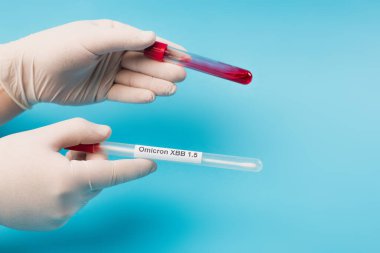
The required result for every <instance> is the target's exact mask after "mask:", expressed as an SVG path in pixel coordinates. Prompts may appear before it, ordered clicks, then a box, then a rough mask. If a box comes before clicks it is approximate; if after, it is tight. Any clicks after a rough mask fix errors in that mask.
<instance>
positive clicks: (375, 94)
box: [0, 0, 380, 253]
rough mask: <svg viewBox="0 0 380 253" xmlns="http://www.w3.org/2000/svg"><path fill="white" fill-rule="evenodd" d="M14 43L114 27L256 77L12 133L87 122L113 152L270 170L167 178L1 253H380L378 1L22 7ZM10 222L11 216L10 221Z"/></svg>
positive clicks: (207, 81) (76, 111)
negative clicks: (99, 23) (163, 151)
mask: <svg viewBox="0 0 380 253" xmlns="http://www.w3.org/2000/svg"><path fill="white" fill-rule="evenodd" d="M0 5H1V7H0V27H1V29H0V34H1V36H0V42H1V43H4V42H7V41H11V40H15V39H17V38H20V37H23V36H26V35H27V34H30V33H33V32H36V31H39V30H42V29H46V28H49V27H52V26H56V25H60V24H63V23H66V22H70V21H74V20H79V19H97V18H110V19H116V20H119V21H123V22H126V23H129V24H131V25H134V26H136V27H140V28H142V29H147V30H154V31H156V32H157V33H158V34H159V35H160V36H162V37H165V38H168V39H170V40H172V41H175V42H177V43H179V44H182V45H184V46H186V47H187V49H188V50H189V51H191V52H196V53H199V54H201V55H205V56H209V57H211V58H215V59H220V60H223V61H225V62H228V63H231V64H236V65H239V66H242V67H246V68H248V69H251V70H252V71H253V74H254V82H253V84H252V85H250V86H248V87H244V86H239V85H235V84H233V83H230V82H228V81H224V80H221V79H218V78H214V77H211V76H207V75H204V74H201V73H198V72H194V71H188V78H187V79H186V80H185V81H184V82H183V83H181V84H179V89H178V92H177V94H176V95H175V96H173V97H169V98H158V99H157V101H156V102H155V103H153V104H150V105H130V104H118V103H111V102H104V103H101V104H96V105H91V106H84V107H62V106H56V105H48V104H42V105H37V106H35V108H34V109H33V110H31V111H28V112H26V113H24V114H22V115H21V116H19V117H18V118H16V119H15V120H13V121H11V122H10V123H8V124H7V125H5V126H2V127H1V128H0V131H1V135H2V136H3V135H6V134H11V133H15V132H19V131H23V130H27V129H32V128H36V127H40V126H43V125H47V124H50V123H53V122H57V121H61V120H64V119H68V118H72V117H83V118H86V119H88V120H91V121H94V122H97V123H103V124H108V125H110V126H111V127H112V128H113V135H112V137H111V140H112V141H118V142H129V143H140V144H146V145H155V146H168V147H177V148H182V149H194V150H201V151H205V152H213V153H224V154H231V155H242V156H253V157H258V158H261V159H262V160H263V162H264V170H263V171H262V172H261V173H258V174H254V173H253V174H250V173H244V172H234V171H228V170H218V169H212V168H201V167H195V166H189V165H178V164H171V163H164V162H162V163H159V169H158V171H157V172H156V173H154V174H153V175H151V176H149V177H146V178H144V179H142V180H138V181H135V182H131V183H127V184H124V185H120V186H117V187H114V188H112V189H108V190H106V191H104V192H103V193H102V194H101V195H100V196H99V197H97V198H96V199H95V200H93V201H92V202H91V203H90V204H89V205H88V206H87V207H86V208H84V209H83V210H81V211H80V212H79V213H78V214H77V215H76V216H75V217H74V218H73V219H72V220H71V221H70V222H69V223H68V224H67V225H66V226H65V227H63V228H62V229H60V230H57V231H54V232H49V233H39V232H20V231H15V230H11V229H6V228H0V234H1V235H0V252H13V253H17V252H182V253H186V252H220V253H224V252H309V253H314V252H345V253H349V252H380V240H379V234H380V217H379V213H380V184H379V178H380V166H379V162H378V161H379V143H380V99H379V97H380V96H379V95H380V75H379V71H380V63H379V59H380V33H379V24H380V2H379V1H365V0H364V1H363V0H361V1H349V0H347V1H301V0H300V1H279V0H271V1H237V0H236V1H111V0H109V1H88V0H87V1H85V0H81V1H7V2H4V1H3V2H2V3H1V4H0ZM0 208H1V207H0Z"/></svg>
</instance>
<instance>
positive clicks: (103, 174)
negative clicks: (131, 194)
mask: <svg viewBox="0 0 380 253" xmlns="http://www.w3.org/2000/svg"><path fill="white" fill-rule="evenodd" d="M109 135H110V128H109V127H107V126H103V125H95V124H92V123H90V122H88V121H85V120H83V119H72V120H68V121H63V122H61V123H57V124H54V125H50V126H47V127H43V128H39V129H35V130H32V131H28V132H22V133H18V134H14V135H10V136H7V137H4V138H1V139H0V224H2V225H5V226H8V227H12V228H16V229H23V230H51V229H55V228H58V227H60V226H62V225H63V224H65V223H66V222H67V221H68V220H69V218H70V217H71V216H72V215H73V214H75V213H76V212H77V211H78V210H79V209H81V208H82V207H83V206H84V205H86V203H87V202H88V201H89V200H91V199H92V198H93V197H95V196H96V195H97V194H98V193H99V192H100V191H101V190H102V189H104V188H106V187H110V186H113V185H116V184H120V183H123V182H127V181H129V180H132V179H136V178H139V177H142V176H145V175H147V174H149V173H151V172H153V171H155V169H156V164H155V163H154V162H152V161H150V160H146V159H129V160H116V161H107V160H104V159H105V158H106V157H105V156H104V154H87V155H86V154H85V153H81V152H69V153H68V154H67V156H66V157H65V156H63V155H61V154H60V153H59V152H58V151H59V150H60V149H61V148H64V147H68V146H72V145H77V144H80V143H90V144H91V143H98V142H102V141H104V140H105V139H107V138H108V136H109Z"/></svg>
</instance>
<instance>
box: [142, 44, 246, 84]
mask: <svg viewBox="0 0 380 253" xmlns="http://www.w3.org/2000/svg"><path fill="white" fill-rule="evenodd" d="M144 54H145V56H147V57H149V58H151V59H153V60H156V61H161V62H170V63H173V64H177V65H180V66H183V67H187V68H191V69H194V70H198V71H201V72H204V73H207V74H210V75H213V76H217V77H220V78H223V79H227V80H230V81H233V82H237V83H240V84H245V85H246V84H249V83H250V82H251V81H252V73H251V72H249V71H248V70H245V69H242V68H238V67H235V66H231V65H228V64H225V63H222V62H218V61H214V60H211V59H208V58H206V57H202V56H199V55H196V54H193V53H189V52H185V51H182V50H180V49H177V48H174V47H171V46H168V45H167V44H165V43H162V42H159V41H156V42H155V43H154V44H153V45H152V46H150V47H148V48H146V49H145V50H144Z"/></svg>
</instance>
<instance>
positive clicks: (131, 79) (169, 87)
mask: <svg viewBox="0 0 380 253" xmlns="http://www.w3.org/2000/svg"><path fill="white" fill-rule="evenodd" d="M115 82H116V83H119V84H124V85H127V86H131V87H135V88H141V89H147V90H151V91H153V92H154V93H155V94H156V95H157V96H170V95H173V94H174V93H175V91H176V85H175V84H174V83H172V82H169V81H166V80H163V79H159V78H155V77H152V76H147V75H144V74H141V73H138V72H134V71H131V70H126V69H123V70H121V71H119V73H117V75H116V78H115Z"/></svg>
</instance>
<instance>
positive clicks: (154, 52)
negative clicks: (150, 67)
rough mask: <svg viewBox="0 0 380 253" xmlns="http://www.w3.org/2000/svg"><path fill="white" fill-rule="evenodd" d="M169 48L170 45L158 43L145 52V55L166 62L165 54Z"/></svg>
mask: <svg viewBox="0 0 380 253" xmlns="http://www.w3.org/2000/svg"><path fill="white" fill-rule="evenodd" d="M167 48H168V44H165V43H162V42H159V41H156V42H154V44H153V45H152V46H150V47H148V48H146V49H145V50H144V55H145V56H147V57H149V58H151V59H153V60H156V61H161V62H162V61H164V57H165V52H166V49H167Z"/></svg>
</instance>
